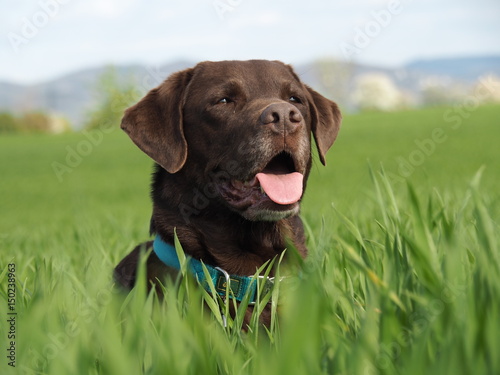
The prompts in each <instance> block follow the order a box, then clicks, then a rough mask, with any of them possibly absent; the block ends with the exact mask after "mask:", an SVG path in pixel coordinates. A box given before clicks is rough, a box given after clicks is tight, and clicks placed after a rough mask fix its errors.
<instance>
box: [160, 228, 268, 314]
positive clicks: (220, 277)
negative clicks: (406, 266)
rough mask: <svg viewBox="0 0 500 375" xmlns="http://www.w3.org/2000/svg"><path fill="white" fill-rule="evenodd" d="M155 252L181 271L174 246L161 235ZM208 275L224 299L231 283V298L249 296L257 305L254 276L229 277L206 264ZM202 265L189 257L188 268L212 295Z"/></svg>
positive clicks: (242, 298)
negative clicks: (227, 287)
mask: <svg viewBox="0 0 500 375" xmlns="http://www.w3.org/2000/svg"><path fill="white" fill-rule="evenodd" d="M153 251H154V252H155V254H156V256H157V257H158V258H159V259H160V260H161V261H162V262H163V263H164V264H165V265H167V266H169V267H171V268H175V269H176V270H180V269H181V264H180V262H179V258H178V257H177V252H176V250H175V247H174V246H173V245H170V244H168V243H166V242H165V241H163V240H162V239H161V238H160V236H159V235H157V236H156V238H155V240H154V242H153ZM203 265H204V266H205V268H206V270H207V271H208V275H209V276H210V279H211V281H212V284H213V286H214V288H215V291H216V292H217V294H218V295H220V296H221V297H222V298H225V297H226V286H227V282H228V281H229V289H230V293H229V298H234V299H236V300H237V301H239V302H241V301H243V300H244V299H245V298H246V297H247V296H249V297H248V298H249V299H248V304H249V305H252V304H255V303H256V301H257V296H258V293H257V283H256V278H255V277H254V276H238V275H229V274H228V273H227V272H226V271H224V270H223V269H222V268H219V267H212V266H209V265H208V264H204V263H203ZM203 265H202V263H201V262H200V261H199V260H197V259H194V258H191V257H188V262H187V267H188V270H189V272H190V273H192V274H193V275H194V276H195V277H196V279H197V280H198V282H199V283H200V285H202V286H203V288H204V289H205V290H206V291H207V292H209V293H211V292H212V290H211V288H210V284H209V283H208V282H207V277H206V275H205V272H204V271H203ZM272 285H273V278H267V280H266V282H265V284H264V290H263V291H262V292H261V294H262V296H264V295H265V294H267V292H268V291H269V290H270V289H271V288H272Z"/></svg>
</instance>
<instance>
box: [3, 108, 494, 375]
mask: <svg viewBox="0 0 500 375" xmlns="http://www.w3.org/2000/svg"><path fill="white" fill-rule="evenodd" d="M499 139H500V107H498V106H489V107H481V108H479V109H475V110H471V111H465V110H463V109H462V110H461V112H459V111H458V110H457V109H452V108H433V109H426V110H420V111H407V112H399V113H391V114H384V113H372V114H371V113H365V114H360V115H351V116H346V118H345V120H344V124H343V129H342V130H341V134H340V136H339V138H338V140H337V143H336V144H335V145H334V147H333V149H332V150H331V152H330V153H329V155H328V166H327V167H326V168H325V167H323V166H321V165H320V163H319V162H318V161H317V159H316V163H315V165H314V166H313V171H312V175H311V178H310V182H309V185H308V191H307V192H306V198H305V200H304V203H303V213H302V214H303V217H304V219H305V221H306V223H307V226H308V232H309V238H308V244H309V249H310V257H309V258H308V259H307V261H306V262H305V263H304V264H303V265H302V266H301V268H302V270H301V272H300V277H298V276H292V277H290V278H288V279H287V282H283V283H281V284H280V285H279V288H278V289H277V290H276V293H277V292H279V302H280V308H279V311H280V313H279V314H278V315H277V316H276V324H275V325H273V327H272V328H271V329H270V330H265V329H263V328H262V327H259V326H258V325H257V324H252V325H251V327H249V332H248V333H242V332H241V330H240V329H239V325H240V324H241V323H240V322H239V321H235V322H232V321H230V322H229V323H230V324H229V327H228V328H223V327H222V326H221V324H220V316H217V314H215V315H214V314H212V313H211V312H210V311H209V309H208V308H206V307H204V306H205V305H204V304H203V303H202V301H203V299H204V298H208V297H207V296H206V295H205V296H204V295H202V293H201V292H200V290H199V289H198V288H196V286H195V285H193V282H192V281H189V280H188V279H184V280H183V281H178V282H177V283H175V285H169V286H168V287H167V292H166V298H165V300H163V301H158V299H157V298H156V296H155V295H154V294H150V295H146V294H145V293H144V292H143V291H142V289H138V290H136V291H134V292H132V293H131V294H130V295H128V296H127V295H123V294H122V293H119V292H118V291H116V290H115V289H114V288H113V284H112V280H111V273H112V268H113V267H114V265H115V264H116V263H117V262H118V261H119V259H121V257H123V255H124V254H126V253H127V252H128V251H130V249H131V248H132V246H134V244H136V243H138V242H141V241H144V240H145V239H147V233H148V222H149V215H150V210H151V204H150V201H149V197H148V195H149V186H148V184H149V177H150V172H151V162H150V160H149V159H148V158H147V157H146V156H144V155H143V154H142V153H141V152H140V151H139V150H137V149H136V147H135V146H134V145H132V143H131V141H129V139H128V138H127V137H126V136H125V135H124V134H122V133H121V131H120V130H118V129H116V130H110V129H103V130H102V131H101V130H99V131H94V132H91V133H87V134H83V133H77V134H67V135H60V136H41V135H37V136H35V135H32V136H6V135H2V136H0V160H1V164H0V210H1V211H0V212H1V215H0V254H1V257H0V314H1V321H2V323H1V324H0V348H1V349H2V351H1V353H2V356H1V357H0V373H1V374H113V375H114V374H160V373H162V374H175V375H177V374H196V375H199V374H299V375H304V374H379V373H380V374H423V373H425V374H498V373H500V356H499V355H498V348H499V347H500V335H499V332H500V254H499V246H498V238H499V219H500V215H499V214H500V190H499V189H498V182H499V181H500V168H499V166H500V151H499V147H498V140H499ZM221 230H223V229H221ZM14 269H15V270H14ZM292 269H293V267H288V268H287V267H284V268H282V273H284V274H286V273H291V272H292V271H291V270H292ZM14 274H15V280H16V282H15V286H16V293H15V305H11V306H9V305H8V301H7V299H8V290H9V277H10V278H11V279H12V278H13V276H14ZM9 307H12V310H8V309H9ZM8 312H15V313H17V315H8ZM12 317H14V318H15V320H11V322H14V321H15V324H14V323H12V326H11V322H9V321H8V319H11V318H12ZM11 327H12V328H11ZM12 329H14V330H15V332H14V331H12ZM9 334H15V339H10V338H9V337H8V336H9ZM11 341H15V343H14V344H11ZM11 352H12V353H14V354H15V358H14V357H11V358H10V359H9V357H8V356H9V355H10V354H11ZM14 359H15V366H16V367H15V368H13V367H11V366H9V362H10V363H11V364H14V363H13V360H14Z"/></svg>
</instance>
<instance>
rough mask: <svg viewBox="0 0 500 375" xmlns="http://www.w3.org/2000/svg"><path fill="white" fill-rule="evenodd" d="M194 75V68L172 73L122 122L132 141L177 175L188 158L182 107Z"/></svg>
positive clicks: (126, 112) (129, 109) (128, 110)
mask: <svg viewBox="0 0 500 375" xmlns="http://www.w3.org/2000/svg"><path fill="white" fill-rule="evenodd" d="M192 75H193V69H186V70H183V71H180V72H177V73H174V74H172V75H171V76H170V77H169V78H168V79H167V80H166V81H165V82H163V83H162V84H161V85H160V86H158V87H157V88H155V89H153V90H151V91H150V92H149V93H148V94H147V95H146V96H145V97H144V98H143V99H142V100H141V101H140V102H139V103H137V104H136V105H134V106H132V107H130V108H128V109H127V110H126V111H125V115H124V116H123V119H122V123H121V128H122V129H123V130H124V131H125V132H126V133H127V134H128V135H129V137H130V138H131V139H132V141H134V143H135V144H136V145H137V146H138V147H139V148H140V149H141V150H142V151H144V152H145V153H146V154H147V155H149V156H150V157H151V158H152V159H153V160H154V161H155V162H157V163H158V164H160V165H161V166H162V167H163V168H164V169H166V170H167V171H168V172H170V173H175V172H178V171H179V170H180V169H181V168H182V167H183V165H184V163H185V162H186V159H187V152H188V148H187V142H186V138H185V137H184V129H183V125H182V123H183V119H182V108H183V106H184V97H185V95H184V94H185V92H186V88H187V86H188V84H189V81H190V80H191V77H192Z"/></svg>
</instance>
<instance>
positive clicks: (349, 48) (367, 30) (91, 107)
mask: <svg viewBox="0 0 500 375" xmlns="http://www.w3.org/2000/svg"><path fill="white" fill-rule="evenodd" d="M0 6H1V7H2V8H3V9H2V11H1V12H0V34H1V35H2V36H3V37H2V38H1V40H0V51H1V52H0V53H1V55H0V134H1V133H6V132H51V133H58V132H67V131H74V130H81V129H83V128H92V127H96V126H98V125H99V124H100V123H101V122H102V121H103V118H105V119H106V121H107V122H111V123H114V122H118V121H119V119H120V117H121V114H122V112H123V109H124V108H125V107H127V106H128V105H130V104H131V103H133V102H135V101H137V100H138V99H139V98H140V97H141V96H142V95H143V94H144V93H145V92H146V91H147V90H149V89H150V88H152V87H154V86H156V85H158V84H160V83H161V82H162V81H163V80H164V79H165V78H166V77H167V76H168V75H169V74H170V73H172V72H173V71H176V70H179V69H182V68H185V67H189V66H192V65H194V64H196V63H197V62H198V61H202V60H225V59H253V58H259V59H260V58H262V59H278V60H282V61H284V62H286V63H290V64H293V65H294V67H295V69H296V71H297V72H298V74H299V75H300V76H301V78H302V79H303V80H304V81H305V82H306V83H308V84H309V85H311V86H313V87H314V88H316V89H317V90H318V91H320V92H321V93H323V94H324V95H326V96H328V97H330V98H332V99H334V100H336V101H337V102H338V103H339V104H340V106H341V107H342V109H343V111H344V112H345V113H355V112H359V111H394V110H401V109H409V108H417V107H426V106H445V105H460V103H462V104H463V103H467V100H468V98H471V97H472V98H473V101H474V103H472V104H473V105H475V106H477V105H479V104H482V103H492V102H500V78H499V77H500V41H499V38H498V36H499V35H500V2H499V1H498V0H478V1H476V2H470V1H466V0H453V1H452V0H441V1H439V2H436V1H431V0H418V1H417V0H415V1H407V0H401V1H398V0H385V1H381V0H358V1H352V2H333V1H329V2H327V1H320V0H312V1H307V2H304V1H298V0H272V1H263V0H184V1H156V0H153V1H148V2H147V3H146V2H139V1H137V0H121V1H119V0H87V1H79V0H37V1H24V2H18V1H14V0H3V1H2V2H1V5H0Z"/></svg>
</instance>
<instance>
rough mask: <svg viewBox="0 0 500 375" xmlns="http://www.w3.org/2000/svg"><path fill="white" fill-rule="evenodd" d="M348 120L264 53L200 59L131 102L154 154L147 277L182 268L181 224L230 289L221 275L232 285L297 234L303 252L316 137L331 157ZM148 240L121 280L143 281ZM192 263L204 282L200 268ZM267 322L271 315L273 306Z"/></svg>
mask: <svg viewBox="0 0 500 375" xmlns="http://www.w3.org/2000/svg"><path fill="white" fill-rule="evenodd" d="M340 122H341V114H340V111H339V109H338V107H337V105H336V104H335V103H334V102H332V101H330V100H328V99H326V98H325V97H323V96H321V95H320V94H318V93H317V92H316V91H314V90H313V89H311V88H310V87H308V86H306V85H305V84H303V83H302V82H301V81H300V79H299V77H298V76H297V74H295V73H294V71H293V70H292V68H291V67H290V66H289V65H285V64H283V63H281V62H279V61H265V60H251V61H220V62H208V61H207V62H202V63H200V64H198V65H196V66H195V67H194V68H190V69H186V70H183V71H180V72H177V73H174V74H172V75H171V76H170V77H169V78H168V79H167V80H166V81H165V82H163V83H162V84H161V85H160V86H159V87H157V88H155V89H153V90H151V91H150V92H149V93H148V94H147V95H146V96H145V97H144V98H143V99H142V100H141V101H140V102H139V103H137V104H136V105H134V106H133V107H131V108H129V109H127V110H126V112H125V116H124V118H123V120H122V125H121V127H122V128H123V129H124V130H125V132H127V133H128V135H129V136H130V138H131V139H132V141H134V143H135V144H136V145H137V146H138V147H139V148H140V149H141V150H142V151H144V152H145V153H146V154H147V155H149V156H150V157H151V158H152V159H153V160H154V161H155V162H156V170H155V172H154V175H153V183H152V200H153V214H152V218H151V234H154V235H156V240H155V242H154V249H153V251H152V252H151V254H150V256H149V258H148V260H147V276H148V278H149V279H150V280H151V281H153V282H155V281H156V279H158V280H160V281H161V280H162V279H164V278H165V276H166V275H168V274H172V272H175V270H176V269H178V268H179V263H178V260H177V257H176V254H175V250H173V247H172V244H173V243H174V229H175V231H176V233H177V236H178V238H179V241H180V243H181V245H182V247H183V249H184V251H185V253H186V254H187V255H188V256H190V257H191V259H192V260H193V262H197V263H198V266H199V262H198V261H199V260H201V261H203V263H204V264H205V265H207V267H209V271H210V275H211V277H212V276H213V280H212V281H213V282H214V284H215V285H216V287H217V291H218V292H220V294H221V295H223V294H224V293H225V288H224V287H220V285H222V286H225V285H226V284H224V283H219V281H220V280H222V281H229V284H230V287H231V290H232V291H231V292H233V291H234V290H236V289H238V288H239V286H241V285H243V284H246V283H247V281H248V277H247V276H248V275H254V274H255V272H256V270H257V269H258V268H259V267H261V266H262V265H263V264H264V263H265V262H267V261H269V260H271V259H273V258H275V257H276V256H277V255H279V254H280V253H281V252H283V250H284V249H285V247H286V241H287V240H288V241H291V242H292V243H293V245H294V246H295V247H296V249H297V250H298V252H299V253H300V255H301V256H302V257H305V256H306V255H307V248H306V245H305V236H304V229H303V225H302V221H301V219H300V217H299V203H300V201H301V198H302V195H303V192H304V190H305V188H306V181H307V177H308V175H309V171H310V168H311V134H312V135H313V136H314V139H315V141H316V145H317V148H318V154H319V158H320V160H321V162H322V163H323V164H325V154H326V152H327V151H328V149H329V148H330V146H331V145H332V144H333V142H334V140H335V138H336V137H337V133H338V131H339V127H340ZM145 247H146V248H151V247H153V242H152V241H151V242H148V243H146V244H142V245H139V246H138V247H137V248H135V249H134V250H133V251H132V252H131V253H130V254H129V255H127V256H126V257H125V258H124V259H123V260H122V261H121V262H120V264H118V266H117V267H116V269H115V278H116V280H117V281H118V282H119V283H120V284H121V285H123V286H125V287H127V288H132V287H133V285H134V283H135V275H136V267H137V263H138V258H139V253H140V249H141V248H145ZM192 271H193V273H195V274H196V276H197V277H198V278H199V279H200V278H201V279H203V277H204V275H203V272H200V268H199V267H198V269H196V267H194V268H193V269H192ZM242 289H243V291H244V292H245V293H247V294H248V293H251V292H248V288H242ZM250 289H251V288H250ZM230 295H231V297H233V298H237V293H236V292H235V293H234V294H233V293H231V294H230ZM235 295H236V297H235ZM237 299H238V298H237ZM238 300H240V299H238ZM250 302H252V300H250ZM262 320H263V321H264V323H268V321H269V314H264V316H263V317H262Z"/></svg>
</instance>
